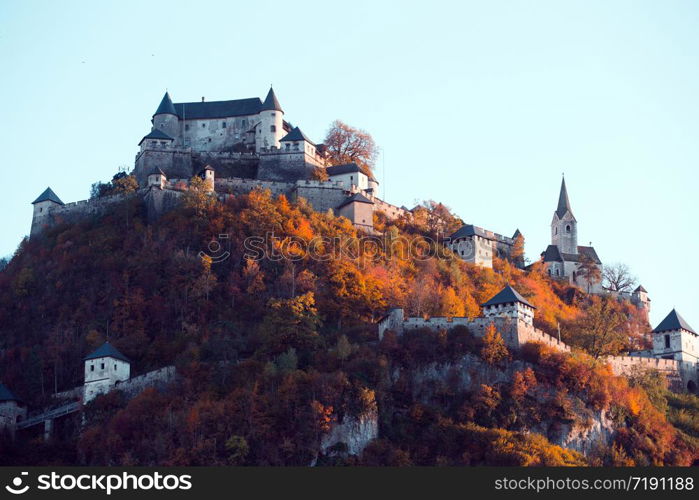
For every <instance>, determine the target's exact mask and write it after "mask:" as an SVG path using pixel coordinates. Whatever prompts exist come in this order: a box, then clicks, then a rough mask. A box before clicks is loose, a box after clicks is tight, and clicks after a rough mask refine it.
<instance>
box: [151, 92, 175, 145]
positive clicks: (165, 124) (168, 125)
mask: <svg viewBox="0 0 699 500" xmlns="http://www.w3.org/2000/svg"><path fill="white" fill-rule="evenodd" d="M152 122H153V130H160V131H161V132H164V133H165V134H167V136H169V137H171V138H173V139H177V138H178V137H179V136H180V133H179V132H180V125H179V117H178V116H177V111H175V105H174V104H173V103H172V99H170V94H169V93H167V92H165V95H164V96H163V100H162V101H160V106H158V109H157V110H155V114H153V120H152Z"/></svg>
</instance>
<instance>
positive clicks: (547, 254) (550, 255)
mask: <svg viewBox="0 0 699 500" xmlns="http://www.w3.org/2000/svg"><path fill="white" fill-rule="evenodd" d="M541 255H542V256H543V257H544V262H563V257H561V252H560V251H559V250H558V247H557V246H556V245H549V246H547V247H546V250H545V251H544V253H542V254H541Z"/></svg>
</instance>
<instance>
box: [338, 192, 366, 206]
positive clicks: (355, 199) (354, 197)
mask: <svg viewBox="0 0 699 500" xmlns="http://www.w3.org/2000/svg"><path fill="white" fill-rule="evenodd" d="M354 202H357V203H369V204H370V205H373V204H374V202H373V201H371V200H370V199H369V198H367V197H366V196H364V195H363V194H361V193H355V194H353V195H352V196H350V197H349V198H347V199H346V200H345V201H343V202H342V203H341V204H340V205H338V206H337V208H342V207H344V206H345V205H349V204H350V203H354Z"/></svg>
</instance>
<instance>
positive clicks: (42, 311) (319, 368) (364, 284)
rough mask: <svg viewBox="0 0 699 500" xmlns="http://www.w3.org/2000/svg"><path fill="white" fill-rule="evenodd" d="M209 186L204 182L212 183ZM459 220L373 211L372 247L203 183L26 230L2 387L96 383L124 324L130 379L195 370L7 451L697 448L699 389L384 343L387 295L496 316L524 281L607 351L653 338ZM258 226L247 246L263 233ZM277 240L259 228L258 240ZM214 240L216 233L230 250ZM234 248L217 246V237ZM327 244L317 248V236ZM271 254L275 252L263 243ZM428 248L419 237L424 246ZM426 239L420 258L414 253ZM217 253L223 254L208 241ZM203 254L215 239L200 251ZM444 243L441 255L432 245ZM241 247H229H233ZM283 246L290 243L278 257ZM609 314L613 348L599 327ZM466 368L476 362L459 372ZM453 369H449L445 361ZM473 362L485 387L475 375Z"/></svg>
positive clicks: (291, 207)
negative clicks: (578, 441)
mask: <svg viewBox="0 0 699 500" xmlns="http://www.w3.org/2000/svg"><path fill="white" fill-rule="evenodd" d="M195 186H196V184H195ZM460 224H461V221H460V220H458V219H457V218H456V217H454V216H453V215H452V214H451V213H449V211H448V210H447V209H446V208H445V207H444V206H442V205H439V204H436V203H426V204H425V205H424V207H422V208H421V209H419V210H417V211H416V212H415V217H414V218H413V219H411V220H398V221H393V222H389V221H387V220H385V219H384V218H382V217H381V216H380V215H379V216H377V220H376V221H375V227H376V228H377V230H378V231H379V232H380V233H381V234H382V235H383V237H382V238H379V239H380V240H381V241H382V242H383V243H381V244H380V245H379V244H371V245H367V244H366V243H365V242H363V240H362V239H361V237H362V235H363V233H361V232H358V231H357V230H356V229H355V228H353V227H352V225H351V224H350V223H349V221H347V220H346V219H342V218H337V217H334V216H333V215H332V214H322V213H317V212H314V211H313V210H312V209H311V208H310V207H309V206H307V205H306V204H305V203H304V202H303V200H301V201H300V202H299V203H292V202H290V201H288V200H286V199H285V198H284V197H279V198H272V197H271V196H270V194H269V193H268V192H264V191H254V192H252V193H250V194H249V195H244V196H242V195H241V196H231V197H229V198H228V199H227V201H226V202H225V203H221V202H218V201H216V200H214V199H212V198H211V197H209V196H208V195H206V194H205V193H203V192H200V191H198V190H196V189H192V190H191V191H190V192H188V193H186V194H185V195H184V197H183V204H182V207H181V208H180V209H178V210H175V211H172V212H170V213H168V214H166V215H165V216H163V217H162V218H160V219H159V220H158V221H157V222H154V223H151V224H148V223H147V222H146V217H145V208H144V206H143V203H142V201H141V200H140V199H139V198H138V197H134V198H129V199H127V200H125V201H124V203H122V204H121V205H119V206H116V207H115V208H114V209H113V210H112V211H111V212H110V213H109V214H107V215H106V216H102V217H94V218H91V219H85V220H84V221H82V222H80V223H77V224H63V225H58V226H56V227H54V228H51V229H49V230H47V231H46V232H45V234H43V235H42V236H41V237H39V238H35V239H32V240H31V241H24V242H22V244H21V245H20V247H19V249H18V250H17V252H16V254H15V255H14V256H13V258H12V260H11V261H10V262H9V264H8V265H7V267H6V268H5V269H4V270H2V271H0V381H2V382H3V383H4V384H5V385H7V386H8V387H11V388H12V390H13V391H14V392H15V393H16V394H18V395H19V396H20V397H22V398H23V399H24V400H25V401H26V402H27V403H28V404H29V405H30V407H41V406H42V405H46V404H48V403H49V401H50V398H51V395H52V394H53V393H54V392H57V391H62V390H66V389H70V388H72V387H74V386H77V385H80V384H81V383H82V377H83V361H82V358H83V357H84V356H85V355H86V354H87V353H89V352H90V351H91V350H93V349H94V348H95V347H97V346H98V345H100V344H101V343H102V342H103V341H104V340H105V339H107V338H108V339H109V340H110V341H111V342H112V343H113V344H114V345H115V346H117V347H118V349H119V350H120V351H121V352H122V353H124V354H125V355H126V356H128V357H129V358H130V359H131V361H132V374H134V373H135V374H138V373H144V372H146V371H148V370H152V369H155V368H160V367H162V366H165V365H169V364H174V365H176V366H177V370H178V373H179V374H180V375H181V379H180V380H179V382H177V383H176V384H173V386H171V387H170V388H169V389H168V390H166V391H160V392H158V391H155V390H147V391H145V392H144V393H142V394H141V395H140V396H138V397H136V398H135V399H131V400H127V399H126V398H125V397H123V395H121V394H120V393H119V392H118V391H115V392H113V393H111V394H109V395H107V396H103V397H100V398H98V399H97V400H95V402H93V403H91V404H90V405H89V406H88V408H87V409H86V416H87V423H86V425H85V426H84V427H80V426H79V425H77V424H76V425H75V426H74V428H73V429H72V430H71V431H69V432H64V433H63V434H62V435H60V436H58V437H57V438H56V440H54V441H53V442H49V443H43V442H42V441H41V439H39V438H36V439H32V440H27V439H18V440H16V441H15V442H12V441H11V440H10V439H9V437H8V436H4V437H3V438H2V440H0V461H2V463H3V464H11V463H13V464H17V463H27V464H46V463H66V464H72V463H84V464H108V465H134V464H135V465H151V464H164V465H187V464H195V465H214V464H233V465H267V464H270V465H308V464H310V463H311V462H314V461H316V462H317V463H321V464H346V463H361V464H370V465H408V464H414V465H437V464H445V465H459V464H466V465H483V464H489V465H498V464H508V465H537V464H548V465H574V464H581V465H583V464H590V465H601V464H614V465H629V464H639V465H645V464H668V465H669V464H682V465H688V464H690V463H692V462H693V461H694V460H696V459H697V446H696V445H697V438H698V437H699V422H698V421H697V417H696V415H697V412H696V408H697V401H696V398H692V397H690V396H687V397H679V396H672V395H670V394H669V393H668V392H667V391H666V389H664V387H663V383H662V380H660V379H657V378H654V377H652V376H645V377H638V378H637V379H635V380H631V381H629V380H627V379H625V378H620V377H615V376H613V375H612V374H611V372H610V370H609V368H608V367H606V366H605V365H604V363H602V362H600V361H598V360H596V359H595V357H593V356H590V355H589V354H585V353H584V352H583V351H580V352H576V353H574V354H573V355H567V354H566V355H564V354H560V353H556V352H551V351H549V350H548V349H546V348H543V347H541V346H536V345H531V346H528V347H527V349H524V350H523V351H522V352H517V353H514V352H509V351H508V350H507V348H505V346H504V345H502V344H501V342H500V340H501V339H500V338H499V336H498V334H497V332H496V331H492V332H490V335H488V336H486V337H485V338H484V339H479V338H476V337H474V336H473V335H472V333H471V332H469V331H468V330H467V329H465V328H463V327H459V328H454V329H452V330H450V331H448V332H429V331H422V330H419V331H416V332H411V333H410V334H406V335H404V336H402V337H397V336H395V335H392V334H388V335H386V336H385V337H384V339H383V340H382V341H381V342H379V341H378V338H377V333H376V327H375V325H374V324H373V322H374V321H375V320H376V319H378V318H379V317H380V316H381V315H382V314H383V313H384V312H385V311H386V310H387V309H388V308H389V307H403V308H404V309H406V312H407V313H408V314H410V315H428V316H435V315H442V316H469V317H475V316H478V315H480V304H481V303H483V302H485V301H486V300H488V299H489V298H491V297H492V296H493V295H495V294H496V293H497V292H498V291H499V290H500V289H501V288H502V287H503V286H504V285H505V284H508V283H510V284H512V285H513V286H514V287H515V288H516V289H517V290H518V291H519V292H520V293H521V294H522V295H524V296H525V297H526V298H527V300H529V301H530V302H532V303H533V304H534V305H535V306H536V307H537V311H536V319H535V321H536V326H537V327H539V328H541V329H543V330H545V331H547V332H549V333H551V334H555V335H557V332H558V327H559V325H560V328H561V334H562V336H563V338H564V340H566V341H567V342H569V343H571V344H573V345H577V346H579V347H581V348H582V349H588V352H591V353H592V354H593V355H594V356H600V355H604V354H609V353H611V354H614V353H617V352H620V351H622V350H624V349H632V348H638V347H642V346H643V345H644V343H645V342H647V337H646V335H645V334H646V332H647V331H648V330H649V328H648V326H647V325H645V323H644V320H643V318H642V315H641V314H640V313H639V312H638V311H637V310H636V308H635V307H634V306H632V305H630V304H628V303H621V302H617V301H614V300H609V299H602V298H591V297H589V296H587V295H586V294H584V293H582V292H581V291H580V290H578V289H575V288H571V287H569V286H567V285H564V284H561V283H560V282H554V281H551V279H550V278H549V277H548V276H546V275H545V273H544V272H543V271H542V269H541V266H540V265H539V264H534V265H532V266H531V267H530V268H529V270H527V271H523V270H520V269H518V268H516V267H515V266H513V265H512V264H511V263H509V262H507V261H504V260H498V259H496V263H495V269H484V268H480V267H476V266H473V265H470V264H467V263H465V262H463V261H461V260H460V259H458V258H456V257H455V256H454V255H452V254H451V253H450V252H449V251H448V250H446V249H445V248H444V247H443V246H441V245H440V244H439V243H435V241H437V240H438V239H439V238H440V237H441V236H443V235H444V234H445V233H446V234H448V233H449V231H450V230H453V229H454V228H456V227H458V226H459V225H460ZM270 234H273V235H274V239H271V238H269V237H267V238H266V239H264V240H257V243H255V245H253V247H252V249H253V251H252V252H251V244H250V240H248V242H247V244H246V243H245V242H246V239H247V238H249V237H262V238H265V235H270ZM260 241H263V243H262V244H260ZM212 242H213V243H212ZM217 245H220V249H219V247H218V246H217ZM309 245H310V247H312V249H313V251H312V252H308V251H304V247H306V250H307V249H308V247H309ZM246 246H247V250H246ZM260 249H264V251H265V254H266V258H251V257H253V256H255V257H259V255H253V254H259V253H260ZM410 249H413V250H412V251H411V250H410ZM415 249H422V250H423V252H422V253H421V252H418V251H415ZM212 250H215V251H213V252H212ZM202 251H203V252H205V253H206V254H209V255H206V254H200V252H202ZM425 252H427V253H428V254H429V257H426V256H425V255H424V254H425ZM226 253H228V254H226ZM280 256H281V257H280ZM600 321H602V322H603V324H606V325H610V329H609V331H605V332H604V335H605V339H604V348H603V349H601V350H600V349H596V350H594V351H593V350H591V349H590V346H593V345H595V346H598V345H599V340H600V339H599V338H598V337H596V335H597V334H598V332H595V331H591V330H590V325H592V324H600ZM459 366H461V367H464V366H465V367H466V368H463V369H461V371H459V368H458V367H459ZM440 370H442V372H443V373H444V374H445V375H444V376H440V377H434V376H427V375H426V373H428V372H429V373H433V374H434V373H436V372H439V371H440ZM464 370H465V371H469V370H471V373H470V375H469V377H468V380H466V379H464V377H463V376H460V373H461V374H463V372H464ZM376 412H378V423H379V439H377V440H374V441H373V442H372V443H370V444H369V446H368V447H367V448H366V449H365V450H364V452H363V453H362V454H361V455H360V456H356V457H353V456H347V454H346V453H343V450H342V449H337V450H334V452H333V453H327V454H326V455H325V456H324V455H322V454H319V446H320V441H321V439H322V436H323V435H324V434H325V433H327V432H328V430H329V429H330V428H331V427H332V426H333V425H335V424H336V423H337V422H341V421H343V419H345V418H347V417H349V416H352V417H357V416H361V415H367V414H371V413H376ZM601 416H602V417H604V418H603V419H606V420H605V421H607V420H608V421H609V422H610V423H609V424H608V427H609V428H610V429H611V428H613V433H612V435H610V436H607V437H608V439H603V440H599V442H596V443H593V444H594V445H592V444H591V445H590V446H589V447H587V448H586V449H585V450H584V453H580V452H579V451H575V450H573V449H567V448H563V447H561V446H558V445H556V444H554V443H556V442H558V441H560V439H559V438H560V436H561V435H562V434H565V433H564V432H563V431H564V430H565V429H571V428H573V427H575V426H577V427H584V426H585V425H586V424H587V423H590V422H592V421H595V420H599V419H600V418H602V417H601Z"/></svg>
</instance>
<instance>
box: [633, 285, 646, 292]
mask: <svg viewBox="0 0 699 500" xmlns="http://www.w3.org/2000/svg"><path fill="white" fill-rule="evenodd" d="M634 292H643V293H648V290H646V289H645V288H643V285H638V286H637V287H636V289H635V290H634Z"/></svg>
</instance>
